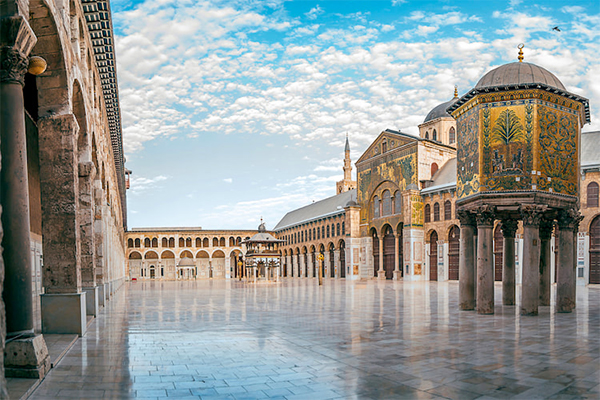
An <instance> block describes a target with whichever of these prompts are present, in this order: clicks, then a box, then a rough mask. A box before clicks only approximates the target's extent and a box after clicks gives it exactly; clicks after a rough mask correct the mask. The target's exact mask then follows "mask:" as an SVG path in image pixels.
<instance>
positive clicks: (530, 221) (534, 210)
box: [519, 205, 547, 227]
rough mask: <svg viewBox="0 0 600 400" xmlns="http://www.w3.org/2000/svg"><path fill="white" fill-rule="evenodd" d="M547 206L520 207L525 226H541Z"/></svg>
mask: <svg viewBox="0 0 600 400" xmlns="http://www.w3.org/2000/svg"><path fill="white" fill-rule="evenodd" d="M546 208H547V207H546V206H537V205H526V206H521V207H519V212H520V213H521V218H522V219H523V225H524V226H536V227H537V226H540V221H541V219H542V217H543V216H544V211H546Z"/></svg>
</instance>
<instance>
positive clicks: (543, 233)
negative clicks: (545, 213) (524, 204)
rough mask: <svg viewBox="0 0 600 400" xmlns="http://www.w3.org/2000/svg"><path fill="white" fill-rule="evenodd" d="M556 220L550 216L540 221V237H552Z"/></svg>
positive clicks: (544, 238)
mask: <svg viewBox="0 0 600 400" xmlns="http://www.w3.org/2000/svg"><path fill="white" fill-rule="evenodd" d="M553 228H554V221H553V220H551V219H548V218H542V220H541V221H540V239H541V240H549V239H550V238H551V237H552V229H553Z"/></svg>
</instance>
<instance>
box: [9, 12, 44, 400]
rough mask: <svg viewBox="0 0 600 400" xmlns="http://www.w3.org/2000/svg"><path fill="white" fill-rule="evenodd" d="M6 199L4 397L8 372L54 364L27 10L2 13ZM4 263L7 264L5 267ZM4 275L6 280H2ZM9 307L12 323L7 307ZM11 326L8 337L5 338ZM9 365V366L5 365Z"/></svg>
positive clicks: (29, 374)
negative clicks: (39, 290)
mask: <svg viewBox="0 0 600 400" xmlns="http://www.w3.org/2000/svg"><path fill="white" fill-rule="evenodd" d="M0 35H1V36H0V154H1V157H0V159H1V170H0V193H1V196H0V202H1V210H2V217H1V220H2V231H5V232H6V234H5V235H3V237H2V247H3V248H4V252H3V256H2V258H3V260H4V265H2V263H0V293H1V290H2V287H3V292H4V293H2V298H3V301H4V303H5V304H2V303H1V302H0V343H1V346H2V348H1V349H0V350H1V352H2V355H6V358H4V357H3V356H0V361H1V364H2V366H3V367H0V372H2V374H1V375H0V376H1V377H0V397H3V394H4V393H3V392H4V390H5V387H6V386H5V383H4V375H5V374H6V376H10V377H21V378H42V377H43V376H44V375H45V374H46V373H47V372H48V370H49V369H50V360H49V358H48V349H47V348H46V343H45V341H44V338H43V336H41V335H35V333H34V330H33V329H34V324H33V287H32V265H31V243H30V242H31V237H30V226H29V187H28V176H27V143H26V132H25V106H24V100H23V85H24V79H25V73H26V72H27V67H28V65H29V60H28V55H29V53H30V52H31V49H32V48H33V46H34V45H35V43H36V41H37V39H36V37H35V35H34V33H33V31H32V29H31V27H30V26H29V24H28V23H27V21H26V20H25V19H24V18H23V17H21V16H13V17H4V18H2V19H0ZM2 267H3V268H2ZM2 281H4V285H2ZM5 310H6V327H4V321H5V319H4V312H5ZM5 329H6V335H7V337H8V338H13V339H14V340H11V341H10V342H9V343H7V344H6V347H5V346H4V343H5V338H4V335H5ZM4 367H6V370H5V371H3V368H4Z"/></svg>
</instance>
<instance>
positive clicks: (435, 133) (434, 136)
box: [431, 129, 437, 140]
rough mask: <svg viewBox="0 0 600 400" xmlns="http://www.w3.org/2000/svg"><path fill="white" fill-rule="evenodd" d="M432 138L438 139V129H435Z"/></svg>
mask: <svg viewBox="0 0 600 400" xmlns="http://www.w3.org/2000/svg"><path fill="white" fill-rule="evenodd" d="M431 139H433V140H437V131H436V130H435V129H434V130H433V134H432V135H431Z"/></svg>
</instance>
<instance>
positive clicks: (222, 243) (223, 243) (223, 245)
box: [219, 238, 225, 247]
mask: <svg viewBox="0 0 600 400" xmlns="http://www.w3.org/2000/svg"><path fill="white" fill-rule="evenodd" d="M219 246H221V247H225V238H221V239H219Z"/></svg>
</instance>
